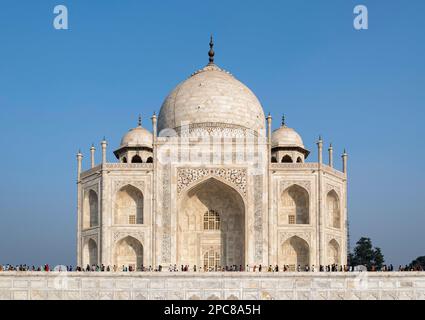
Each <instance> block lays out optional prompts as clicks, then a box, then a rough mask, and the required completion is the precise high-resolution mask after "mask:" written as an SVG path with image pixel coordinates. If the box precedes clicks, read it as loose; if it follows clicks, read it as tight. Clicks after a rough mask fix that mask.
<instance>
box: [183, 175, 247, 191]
mask: <svg viewBox="0 0 425 320" xmlns="http://www.w3.org/2000/svg"><path fill="white" fill-rule="evenodd" d="M208 177H218V178H221V179H223V180H225V181H227V182H229V183H230V184H232V185H233V186H235V187H236V189H237V190H239V191H240V192H241V194H242V195H243V196H244V197H246V193H247V186H246V184H247V170H246V169H245V168H177V194H179V195H180V194H181V193H182V192H183V191H184V190H186V189H187V188H189V187H191V186H193V185H194V184H195V183H196V182H197V181H199V180H201V179H204V178H208Z"/></svg>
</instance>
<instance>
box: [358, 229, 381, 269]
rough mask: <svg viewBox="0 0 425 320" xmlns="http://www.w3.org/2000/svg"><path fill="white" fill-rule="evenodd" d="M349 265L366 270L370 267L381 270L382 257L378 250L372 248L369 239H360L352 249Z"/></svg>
mask: <svg viewBox="0 0 425 320" xmlns="http://www.w3.org/2000/svg"><path fill="white" fill-rule="evenodd" d="M350 261H351V265H354V266H356V265H364V266H366V267H367V269H368V270H371V269H372V266H375V267H376V268H381V267H382V265H383V263H384V262H385V260H384V255H383V254H382V252H381V249H380V248H374V247H373V245H372V241H371V240H370V238H366V237H361V238H360V240H359V241H357V243H356V247H355V248H354V254H352V255H351V256H350Z"/></svg>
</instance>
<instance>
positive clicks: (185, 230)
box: [77, 39, 348, 270]
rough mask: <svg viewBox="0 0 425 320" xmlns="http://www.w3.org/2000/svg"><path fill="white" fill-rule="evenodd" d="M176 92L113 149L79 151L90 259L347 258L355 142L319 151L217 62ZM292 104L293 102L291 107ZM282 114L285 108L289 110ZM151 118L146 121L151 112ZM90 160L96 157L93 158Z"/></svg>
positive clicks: (85, 250)
mask: <svg viewBox="0 0 425 320" xmlns="http://www.w3.org/2000/svg"><path fill="white" fill-rule="evenodd" d="M208 57H209V62H208V64H207V65H206V66H205V67H204V68H202V69H200V70H198V71H196V72H194V73H193V74H192V75H191V76H190V77H189V78H187V79H186V80H184V81H183V82H181V83H180V84H179V85H177V86H176V87H175V88H174V89H173V90H172V91H171V92H170V93H169V95H168V96H167V97H166V98H165V101H164V102H163V104H162V106H161V108H160V111H159V113H158V116H157V115H156V114H155V113H153V115H152V116H151V118H150V120H151V122H152V131H149V130H147V129H146V128H145V127H144V124H143V122H144V119H142V117H139V122H138V125H137V126H136V127H135V128H133V129H130V130H129V131H128V132H127V133H125V134H124V136H123V137H122V139H121V143H120V145H119V146H116V147H115V151H113V155H114V156H115V159H114V160H113V161H108V158H109V157H108V142H107V141H106V139H103V141H101V144H100V145H101V152H102V157H101V158H102V161H101V163H99V164H97V163H96V162H95V152H96V150H95V147H94V146H92V148H91V149H90V157H89V158H90V163H88V164H87V169H83V155H82V153H81V152H78V154H77V162H78V178H77V188H78V196H77V197H78V199H77V201H78V205H77V211H78V222H77V223H78V227H77V261H78V265H81V266H85V265H100V264H104V265H109V266H114V265H115V266H119V267H121V266H132V267H133V268H134V269H135V270H139V269H140V268H141V267H142V266H149V265H151V266H159V265H161V266H163V267H164V268H167V267H168V266H169V265H175V264H176V265H178V266H180V265H190V266H193V265H197V266H202V267H207V268H214V267H217V266H227V265H237V266H239V265H241V266H243V267H244V268H245V266H254V265H260V264H261V265H288V266H289V267H290V268H291V269H292V270H294V269H295V268H297V266H302V267H304V266H314V265H315V266H319V265H330V264H338V265H345V264H347V246H348V243H347V154H346V153H345V151H344V153H343V154H342V171H339V170H336V169H335V168H334V155H333V149H332V146H331V145H329V146H326V147H325V148H326V149H325V152H326V153H327V157H326V159H325V160H324V159H323V148H324V143H323V140H322V139H321V138H320V137H319V139H318V141H316V142H315V143H316V145H317V155H318V156H317V159H314V160H313V161H312V160H311V159H310V158H309V154H310V151H309V150H308V149H307V148H306V147H305V145H304V142H303V139H302V138H301V136H300V135H299V134H298V133H297V132H296V131H295V130H294V129H292V128H291V127H290V126H288V124H287V123H286V121H285V119H284V118H282V121H280V119H279V122H281V124H280V127H279V128H278V129H276V130H274V131H272V117H271V115H270V114H269V115H268V116H265V113H264V110H263V107H262V105H261V103H260V101H259V100H258V99H257V97H256V96H255V94H254V93H253V92H252V91H251V90H250V89H249V88H248V87H247V86H246V85H244V84H243V83H242V82H240V81H239V80H237V79H236V78H235V77H234V76H233V75H232V74H231V73H229V72H228V71H225V70H224V69H222V68H220V67H219V66H218V65H217V64H216V63H215V61H214V60H215V52H214V43H213V41H212V39H211V41H210V50H209V52H208ZM283 112H284V110H282V113H283ZM280 117H281V115H279V118H280ZM142 120H143V121H142ZM84 167H86V166H84Z"/></svg>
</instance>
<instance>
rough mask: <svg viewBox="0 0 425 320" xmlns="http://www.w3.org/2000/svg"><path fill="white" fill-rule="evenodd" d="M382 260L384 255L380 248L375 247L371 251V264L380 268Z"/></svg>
mask: <svg viewBox="0 0 425 320" xmlns="http://www.w3.org/2000/svg"><path fill="white" fill-rule="evenodd" d="M384 262H385V260H384V255H383V254H382V252H381V248H375V250H374V252H373V264H374V265H375V267H377V268H382V266H383V264H384Z"/></svg>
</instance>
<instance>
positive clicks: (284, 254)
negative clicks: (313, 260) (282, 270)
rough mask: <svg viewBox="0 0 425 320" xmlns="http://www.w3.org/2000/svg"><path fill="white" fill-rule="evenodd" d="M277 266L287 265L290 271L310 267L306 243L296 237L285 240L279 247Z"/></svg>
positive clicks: (308, 250)
mask: <svg viewBox="0 0 425 320" xmlns="http://www.w3.org/2000/svg"><path fill="white" fill-rule="evenodd" d="M279 264H280V265H289V268H290V270H292V271H295V270H296V269H297V268H298V266H300V267H301V269H302V270H304V268H305V266H309V265H310V248H309V245H308V243H307V242H306V241H305V240H304V239H301V238H300V237H298V236H293V237H291V238H289V239H288V240H286V241H285V242H284V243H283V245H282V246H281V250H280V254H279Z"/></svg>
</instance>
